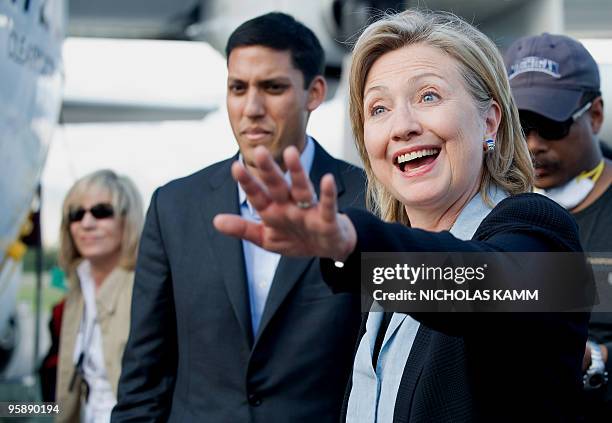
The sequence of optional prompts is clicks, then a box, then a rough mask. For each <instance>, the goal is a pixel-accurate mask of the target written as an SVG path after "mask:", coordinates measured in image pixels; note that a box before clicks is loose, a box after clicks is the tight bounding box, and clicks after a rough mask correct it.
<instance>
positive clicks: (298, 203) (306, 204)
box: [295, 201, 314, 210]
mask: <svg viewBox="0 0 612 423" xmlns="http://www.w3.org/2000/svg"><path fill="white" fill-rule="evenodd" d="M295 205H296V206H298V207H299V208H300V209H302V210H306V209H309V208H311V207H312V206H314V204H313V203H312V201H296V202H295Z"/></svg>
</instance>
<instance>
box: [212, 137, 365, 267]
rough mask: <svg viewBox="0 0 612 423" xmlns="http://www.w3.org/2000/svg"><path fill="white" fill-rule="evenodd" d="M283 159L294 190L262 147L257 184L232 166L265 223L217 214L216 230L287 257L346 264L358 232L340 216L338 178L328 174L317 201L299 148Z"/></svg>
mask: <svg viewBox="0 0 612 423" xmlns="http://www.w3.org/2000/svg"><path fill="white" fill-rule="evenodd" d="M283 159H284V161H285V166H286V168H287V170H288V171H289V173H290V176H291V185H289V184H288V183H287V181H285V179H284V178H283V173H282V171H281V169H280V168H279V167H278V165H277V164H276V163H275V162H274V160H273V159H272V156H271V155H270V153H269V152H268V151H267V150H266V149H265V148H264V147H257V148H256V149H255V165H256V166H257V169H258V171H259V177H260V179H259V180H258V179H256V178H255V177H254V176H252V175H251V174H249V173H248V172H247V170H246V169H245V168H244V166H243V165H242V164H241V163H239V162H234V164H233V165H232V176H233V177H234V179H235V180H236V181H237V182H238V183H239V184H240V185H241V186H242V189H243V190H244V191H245V193H246V195H247V198H248V200H249V202H250V203H251V205H252V206H253V208H254V209H255V210H256V211H257V213H258V214H259V216H260V218H261V222H260V223H258V222H251V221H248V220H246V219H244V218H242V217H240V216H237V215H233V214H219V215H217V216H215V218H214V220H213V224H214V226H215V228H217V230H219V231H220V232H222V233H224V234H226V235H230V236H234V237H237V238H243V239H245V240H247V241H250V242H252V243H254V244H256V245H258V246H260V247H262V248H264V249H266V250H269V251H273V252H276V253H280V254H283V255H288V256H318V257H326V258H332V259H334V260H340V261H344V260H345V259H346V258H347V257H348V256H349V255H350V253H351V252H352V251H353V250H354V249H355V245H356V243H357V233H356V231H355V228H354V226H353V224H352V222H351V221H350V219H349V218H348V217H347V216H345V215H343V214H339V213H338V205H337V199H336V195H337V194H336V183H335V181H334V177H333V176H332V175H330V174H327V175H325V176H324V177H323V178H322V179H321V187H320V193H321V194H320V198H319V200H318V201H317V199H316V194H315V192H314V189H313V187H312V183H311V182H310V179H309V178H308V176H307V175H306V173H305V172H304V169H303V168H302V165H301V163H300V157H299V152H298V150H297V148H295V147H289V148H287V149H286V150H285V151H284V154H283Z"/></svg>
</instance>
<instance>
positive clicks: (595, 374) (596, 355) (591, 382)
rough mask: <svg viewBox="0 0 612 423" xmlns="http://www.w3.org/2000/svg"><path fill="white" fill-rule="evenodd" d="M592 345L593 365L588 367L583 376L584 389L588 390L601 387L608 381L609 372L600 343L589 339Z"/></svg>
mask: <svg viewBox="0 0 612 423" xmlns="http://www.w3.org/2000/svg"><path fill="white" fill-rule="evenodd" d="M588 343H589V346H590V347H591V365H590V366H589V368H588V369H587V371H586V373H585V374H584V377H583V379H582V380H583V382H584V389H585V390H587V391H590V390H594V389H599V388H601V387H602V386H604V385H605V384H606V383H608V372H607V371H606V364H605V363H604V361H603V357H602V355H601V348H599V344H597V343H595V342H591V341H589V342H588Z"/></svg>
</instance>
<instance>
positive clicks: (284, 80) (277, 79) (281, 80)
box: [227, 76, 291, 86]
mask: <svg viewBox="0 0 612 423" xmlns="http://www.w3.org/2000/svg"><path fill="white" fill-rule="evenodd" d="M227 82H228V83H233V82H242V83H245V84H246V83H247V82H246V81H245V80H243V79H241V78H236V77H231V76H230V77H228V78H227ZM256 84H257V85H259V86H262V85H269V84H287V85H288V84H291V80H290V79H289V78H287V77H286V76H277V77H274V78H267V79H262V80H259V81H257V82H256Z"/></svg>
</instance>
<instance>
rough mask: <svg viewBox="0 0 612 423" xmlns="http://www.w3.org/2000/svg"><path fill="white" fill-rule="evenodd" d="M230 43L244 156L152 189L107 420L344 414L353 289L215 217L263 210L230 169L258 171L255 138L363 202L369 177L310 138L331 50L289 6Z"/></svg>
mask: <svg viewBox="0 0 612 423" xmlns="http://www.w3.org/2000/svg"><path fill="white" fill-rule="evenodd" d="M226 53H227V64H228V91H227V108H228V114H229V119H230V123H231V126H232V130H233V132H234V135H235V137H236V140H237V142H238V146H239V149H240V153H239V154H238V155H236V156H234V157H233V158H231V159H229V160H226V161H223V162H220V163H217V164H214V165H212V166H210V167H208V168H206V169H203V170H201V171H199V172H197V173H195V174H194V175H191V176H188V177H186V178H183V179H179V180H176V181H173V182H170V183H169V184H167V185H166V186H164V187H161V188H159V189H158V190H157V191H156V192H155V193H154V194H153V197H152V200H151V205H150V208H149V211H148V215H147V219H146V224H145V228H144V232H143V235H142V240H141V246H140V252H139V258H138V266H137V270H136V279H135V285H134V294H133V298H134V299H133V304H132V317H131V319H132V320H131V329H130V337H129V340H128V343H127V346H126V350H125V354H124V358H123V371H122V374H121V379H120V383H119V393H118V404H117V406H116V407H115V409H114V411H113V415H112V421H113V422H128V421H139V422H142V421H164V422H165V421H171V422H175V421H180V422H223V423H225V422H229V423H232V422H266V423H274V422H317V423H323V422H334V423H335V422H336V421H338V419H339V413H340V407H341V403H342V397H343V393H344V389H345V386H346V383H347V381H348V376H349V373H350V370H351V367H352V362H353V351H354V345H355V340H356V336H357V332H358V329H359V322H360V310H359V308H360V307H359V298H357V297H356V296H353V295H351V294H340V295H333V294H332V292H331V291H330V289H329V288H328V287H327V285H326V284H325V283H324V282H323V281H322V280H321V276H320V271H319V264H318V262H317V260H316V259H314V258H289V257H281V256H279V255H277V254H274V253H269V252H266V251H264V250H261V249H259V248H258V247H256V246H255V245H253V244H251V243H248V242H246V241H240V240H237V239H234V238H230V237H227V236H225V235H222V234H221V233H219V232H218V231H216V230H215V229H214V227H213V225H212V219H213V217H214V216H215V215H217V214H219V213H238V214H241V215H242V216H244V217H245V218H248V219H258V215H257V213H256V212H255V211H254V209H253V207H252V206H251V204H250V203H249V202H248V201H247V200H246V195H245V193H244V191H242V189H241V188H240V189H239V187H238V186H237V184H236V183H235V182H234V180H233V179H232V177H231V169H230V168H231V164H232V162H234V161H236V160H239V161H241V162H242V163H243V164H244V165H245V166H246V168H247V169H248V170H249V171H250V172H252V174H254V175H255V176H256V177H257V176H258V169H257V168H256V166H255V164H254V160H253V150H254V149H255V147H256V146H258V145H264V146H266V147H267V148H268V150H269V151H270V152H271V153H272V155H273V157H275V159H276V160H277V162H279V163H281V162H282V160H281V154H282V151H283V150H284V149H285V148H286V147H287V146H290V145H293V146H296V147H297V148H298V150H299V151H300V152H301V157H300V159H301V161H302V164H303V165H304V166H305V167H306V168H308V169H310V171H309V175H310V178H311V181H312V184H313V186H314V187H317V188H318V187H319V183H320V179H321V177H322V176H323V175H324V174H326V173H331V174H333V176H334V178H335V180H336V182H337V184H338V202H339V204H340V206H341V207H349V206H358V207H361V206H362V205H363V191H364V177H363V174H362V172H361V170H359V169H357V168H355V167H353V166H351V165H349V164H347V163H344V162H342V161H339V160H336V159H333V158H332V157H331V156H330V155H328V154H327V153H326V152H325V151H324V150H323V148H321V146H320V145H319V144H317V143H316V141H314V140H313V139H312V138H311V137H309V136H307V135H306V124H307V121H308V117H309V115H310V113H311V112H312V111H313V110H315V109H316V108H317V107H318V106H319V105H320V104H321V103H322V101H323V100H324V98H325V93H326V83H325V80H324V78H323V77H322V76H321V75H322V71H323V65H324V57H323V51H322V49H321V46H320V44H319V42H318V40H317V39H316V37H315V35H314V34H313V33H312V32H311V31H310V30H309V29H308V28H306V27H305V26H304V25H302V24H301V23H299V22H297V21H295V20H294V19H293V18H292V17H290V16H287V15H285V14H281V13H270V14H267V15H263V16H260V17H257V18H255V19H252V20H250V21H247V22H245V23H244V24H242V25H241V26H240V27H239V28H238V29H236V30H235V31H234V33H233V34H232V35H231V36H230V39H229V41H228V44H227V47H226ZM213 142H214V141H213ZM315 200H316V199H313V201H315ZM306 206H307V205H305V207H306Z"/></svg>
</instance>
